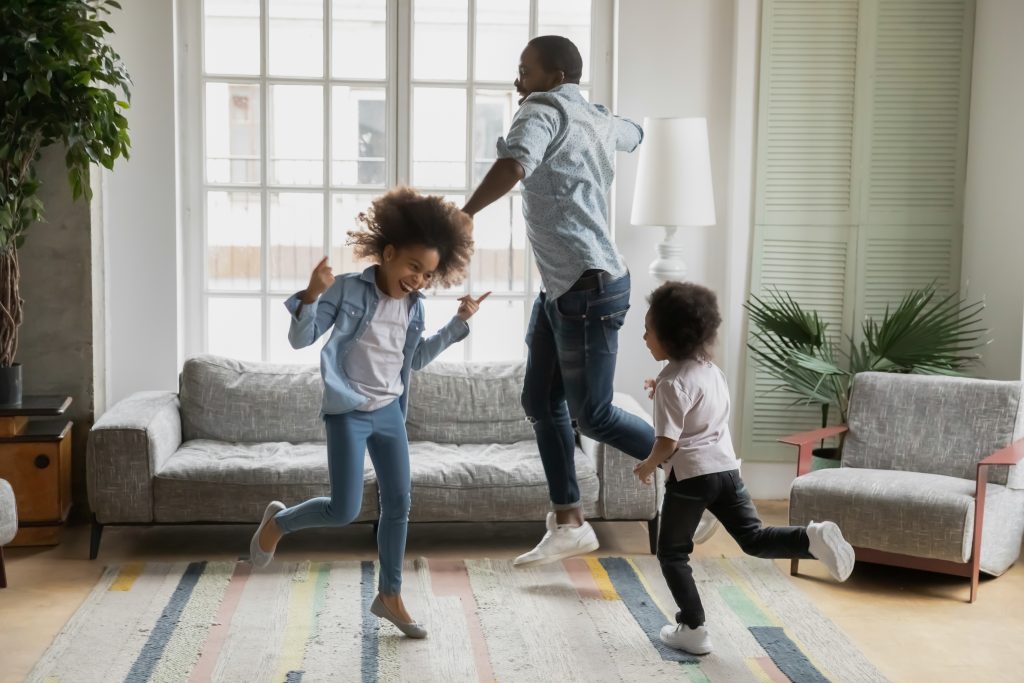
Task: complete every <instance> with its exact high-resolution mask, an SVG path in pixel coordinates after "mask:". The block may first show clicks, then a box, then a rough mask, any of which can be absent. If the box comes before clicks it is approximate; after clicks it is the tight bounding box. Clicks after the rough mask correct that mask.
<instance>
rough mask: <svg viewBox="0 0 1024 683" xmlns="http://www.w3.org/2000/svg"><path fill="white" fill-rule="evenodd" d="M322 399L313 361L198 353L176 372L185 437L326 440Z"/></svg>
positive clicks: (245, 440) (321, 389) (190, 438)
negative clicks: (252, 360)
mask: <svg viewBox="0 0 1024 683" xmlns="http://www.w3.org/2000/svg"><path fill="white" fill-rule="evenodd" d="M322 398H323V380H322V379H321V378H320V369H319V368H318V367H317V366H315V365H274V364H270V363H248V362H244V361H238V360H234V359H231V358H223V357H221V356H209V355H207V356H197V357H195V358H190V359H188V360H187V361H185V365H184V367H183V368H182V371H181V388H180V399H181V421H182V435H183V437H184V440H185V441H191V440H193V439H211V440H214V441H233V442H242V443H262V442H266V441H288V442H291V443H302V442H306V441H326V440H327V435H326V433H325V431H324V422H323V419H322V418H321V416H320V408H321V401H322Z"/></svg>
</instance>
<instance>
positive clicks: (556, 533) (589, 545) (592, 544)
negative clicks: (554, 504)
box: [512, 512, 600, 567]
mask: <svg viewBox="0 0 1024 683" xmlns="http://www.w3.org/2000/svg"><path fill="white" fill-rule="evenodd" d="M546 524H547V528H548V530H547V533H545V534H544V538H542V539H540V543H538V544H537V547H536V548H534V549H533V550H531V551H530V552H528V553H523V554H522V555H520V556H519V557H517V558H516V559H515V560H514V561H513V562H512V566H514V567H535V566H537V565H541V564H547V563H549V562H557V561H558V560H564V559H565V558H567V557H573V556H575V555H583V554H584V553H589V552H593V551H595V550H597V548H598V546H599V545H600V544H599V543H598V542H597V535H596V534H594V527H592V526H590V523H589V522H583V524H582V526H571V525H569V524H558V523H557V522H556V521H555V513H554V512H549V513H548V517H547V522H546Z"/></svg>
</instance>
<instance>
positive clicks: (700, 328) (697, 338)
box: [647, 282, 722, 360]
mask: <svg viewBox="0 0 1024 683" xmlns="http://www.w3.org/2000/svg"><path fill="white" fill-rule="evenodd" d="M647 303H648V304H650V310H649V314H650V324H651V327H653V328H654V334H655V335H657V337H658V341H659V342H661V346H662V348H664V349H665V353H667V354H668V357H669V358H671V359H672V360H687V359H691V358H693V359H696V358H711V346H712V345H713V344H714V343H715V335H716V334H717V333H718V326H719V325H721V324H722V316H721V315H720V314H719V313H718V299H717V297H715V293H714V292H712V291H711V290H710V289H708V288H707V287H702V286H700V285H698V284H694V283H692V282H666V283H665V284H663V285H661V286H660V287H658V288H657V289H656V290H654V291H653V292H651V294H650V296H648V297H647Z"/></svg>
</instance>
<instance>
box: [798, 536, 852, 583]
mask: <svg viewBox="0 0 1024 683" xmlns="http://www.w3.org/2000/svg"><path fill="white" fill-rule="evenodd" d="M807 540H808V550H810V552H811V555H814V557H815V559H817V560H818V561H820V562H821V563H822V564H823V565H825V568H826V569H828V573H829V574H831V575H832V578H833V579H835V580H836V581H839V582H842V581H846V580H847V579H848V578H850V573H851V572H853V563H854V561H855V560H856V558H855V557H854V552H853V546H852V545H850V544H849V543H847V542H846V539H845V538H843V532H842V531H840V530H839V526H838V525H837V524H836V523H835V522H811V523H810V524H808V525H807Z"/></svg>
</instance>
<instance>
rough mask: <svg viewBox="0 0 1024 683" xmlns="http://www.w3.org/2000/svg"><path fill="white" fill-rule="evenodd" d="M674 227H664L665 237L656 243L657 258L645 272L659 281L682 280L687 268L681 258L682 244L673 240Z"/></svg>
mask: <svg viewBox="0 0 1024 683" xmlns="http://www.w3.org/2000/svg"><path fill="white" fill-rule="evenodd" d="M675 233H676V229H675V227H666V228H665V239H664V241H662V242H661V243H660V244H659V245H658V258H656V259H654V260H653V261H651V265H650V266H649V267H648V269H647V272H649V273H650V274H651V275H653V276H654V277H655V278H656V279H657V280H659V281H661V282H669V281H673V282H683V281H684V280H686V274H687V273H688V272H689V269H688V268H687V267H686V261H684V260H683V252H684V249H683V247H682V245H679V244H676V243H675V242H674V241H673V239H672V238H673V237H674V236H675Z"/></svg>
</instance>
